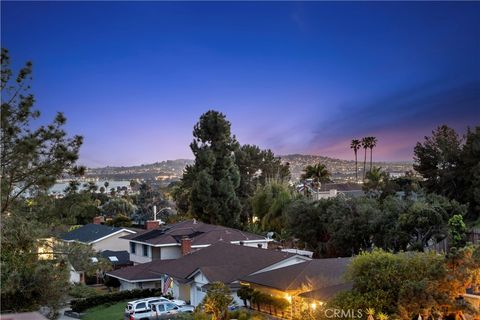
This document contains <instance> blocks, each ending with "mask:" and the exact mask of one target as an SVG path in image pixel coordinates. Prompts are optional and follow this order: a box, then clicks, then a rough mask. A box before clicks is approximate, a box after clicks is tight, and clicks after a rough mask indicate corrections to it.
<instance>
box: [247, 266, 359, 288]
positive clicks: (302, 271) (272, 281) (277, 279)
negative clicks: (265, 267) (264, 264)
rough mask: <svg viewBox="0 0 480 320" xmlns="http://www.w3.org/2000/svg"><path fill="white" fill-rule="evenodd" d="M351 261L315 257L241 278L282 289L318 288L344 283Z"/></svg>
mask: <svg viewBox="0 0 480 320" xmlns="http://www.w3.org/2000/svg"><path fill="white" fill-rule="evenodd" d="M350 261H351V258H332V259H314V260H311V261H308V262H305V263H299V264H295V265H292V266H288V267H285V268H281V269H275V270H272V271H267V272H261V273H257V274H254V275H250V276H246V277H244V278H241V280H242V281H245V282H250V283H255V284H259V285H262V286H266V287H271V288H275V289H279V290H282V291H289V290H294V291H295V290H305V289H306V288H310V289H317V288H321V287H327V286H331V285H336V284H339V283H343V282H344V281H343V280H342V276H343V274H344V272H345V271H346V268H347V265H348V264H349V263H350Z"/></svg>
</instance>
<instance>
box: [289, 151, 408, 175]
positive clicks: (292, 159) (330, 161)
mask: <svg viewBox="0 0 480 320" xmlns="http://www.w3.org/2000/svg"><path fill="white" fill-rule="evenodd" d="M281 159H282V161H283V162H284V163H287V162H288V163H289V165H290V172H291V174H292V180H294V181H295V180H299V179H300V176H301V174H302V171H303V169H304V168H305V167H306V166H308V165H312V164H316V163H319V162H320V163H323V164H324V165H325V166H326V167H327V169H328V171H330V172H331V173H332V177H333V180H335V181H337V182H349V181H350V182H352V181H354V180H355V161H354V160H342V159H335V158H330V157H324V156H316V155H304V154H289V155H284V156H281ZM369 165H370V164H369V163H367V170H368V168H369ZM373 166H375V167H381V168H383V170H385V171H387V172H389V173H390V174H393V175H400V174H403V173H405V172H406V171H409V170H413V162H407V161H395V162H373ZM358 172H359V177H360V176H361V174H360V173H363V161H358Z"/></svg>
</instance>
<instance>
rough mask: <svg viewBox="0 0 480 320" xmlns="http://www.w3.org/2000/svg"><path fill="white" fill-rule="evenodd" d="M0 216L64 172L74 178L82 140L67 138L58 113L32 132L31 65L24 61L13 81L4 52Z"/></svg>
mask: <svg viewBox="0 0 480 320" xmlns="http://www.w3.org/2000/svg"><path fill="white" fill-rule="evenodd" d="M1 64H2V74H1V75H2V78H1V95H2V106H1V137H0V140H1V141H0V142H1V159H2V166H1V170H2V171H1V175H2V179H1V193H2V197H1V198H2V199H1V213H2V214H4V213H7V212H8V211H9V210H10V206H11V204H12V202H13V201H15V200H17V199H18V198H19V197H21V196H22V195H25V193H26V192H30V193H34V192H36V191H38V190H47V189H48V188H49V187H51V186H52V185H53V184H54V183H55V180H56V179H57V178H60V177H62V176H63V175H64V174H65V173H70V174H73V175H78V174H81V173H83V171H84V168H83V167H77V166H76V165H75V162H76V161H77V159H78V151H79V149H80V146H81V145H82V141H83V138H82V137H81V136H74V137H72V138H70V137H68V136H67V133H66V132H65V131H64V129H63V127H64V125H65V123H66V118H65V116H64V115H63V114H62V113H58V114H57V115H56V117H55V119H54V121H53V122H52V123H51V124H49V125H46V126H45V125H41V126H39V127H38V128H37V129H32V128H31V126H30V122H31V121H33V120H36V119H38V118H39V116H40V112H39V111H38V110H34V109H33V104H34V102H35V99H34V97H33V95H32V94H31V93H29V89H30V81H31V79H32V63H31V62H27V63H26V64H25V66H24V67H23V68H22V69H21V70H20V72H19V73H18V75H17V77H16V78H13V71H12V70H11V69H10V57H9V55H8V51H7V50H6V49H2V52H1Z"/></svg>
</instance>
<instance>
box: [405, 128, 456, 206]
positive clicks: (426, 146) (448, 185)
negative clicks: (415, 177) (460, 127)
mask: <svg viewBox="0 0 480 320" xmlns="http://www.w3.org/2000/svg"><path fill="white" fill-rule="evenodd" d="M461 143H462V140H461V138H460V137H459V136H458V134H457V133H456V132H455V130H454V129H452V128H449V127H447V126H445V125H444V126H440V127H438V128H437V129H436V130H435V131H433V132H432V136H431V137H425V141H424V142H423V143H420V142H418V143H417V144H416V146H415V149H414V154H415V155H414V160H415V163H414V165H413V168H414V169H415V170H416V171H417V172H418V173H420V174H421V175H422V176H423V178H424V180H423V183H422V184H423V186H424V187H425V188H426V190H427V191H428V192H430V193H437V194H440V195H443V196H446V197H449V198H450V199H459V198H460V192H461V191H462V190H461V189H460V188H458V186H460V184H461V183H460V178H461V177H460V176H459V175H458V172H457V168H458V167H459V164H460V159H461V151H462V146H461Z"/></svg>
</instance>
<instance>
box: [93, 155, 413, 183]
mask: <svg viewBox="0 0 480 320" xmlns="http://www.w3.org/2000/svg"><path fill="white" fill-rule="evenodd" d="M280 158H281V159H282V161H283V162H284V163H287V162H288V163H289V165H290V172H291V173H292V180H294V181H295V180H298V179H299V178H300V175H301V174H302V170H303V169H304V168H305V167H306V166H307V165H311V164H316V163H318V162H321V163H323V164H325V165H326V166H327V169H328V170H329V171H330V172H331V173H332V177H333V179H334V180H335V181H338V182H347V181H353V179H354V177H355V161H353V160H341V159H334V158H330V157H324V156H317V155H303V154H289V155H284V156H281V157H280ZM193 162H194V161H193V160H191V159H176V160H166V161H161V162H155V163H151V164H143V165H139V166H129V167H125V166H122V167H110V166H108V167H104V168H89V169H87V173H86V176H87V178H98V179H111V180H130V179H157V180H164V181H176V180H178V179H180V178H181V177H182V174H183V170H184V168H185V166H187V165H189V164H193ZM373 165H374V166H379V167H382V168H383V169H384V170H386V171H388V172H390V173H392V174H401V173H404V172H405V171H408V170H412V169H413V168H412V163H411V162H401V161H398V162H374V163H373ZM358 168H359V172H363V162H361V161H359V163H358ZM367 169H368V164H367Z"/></svg>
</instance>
